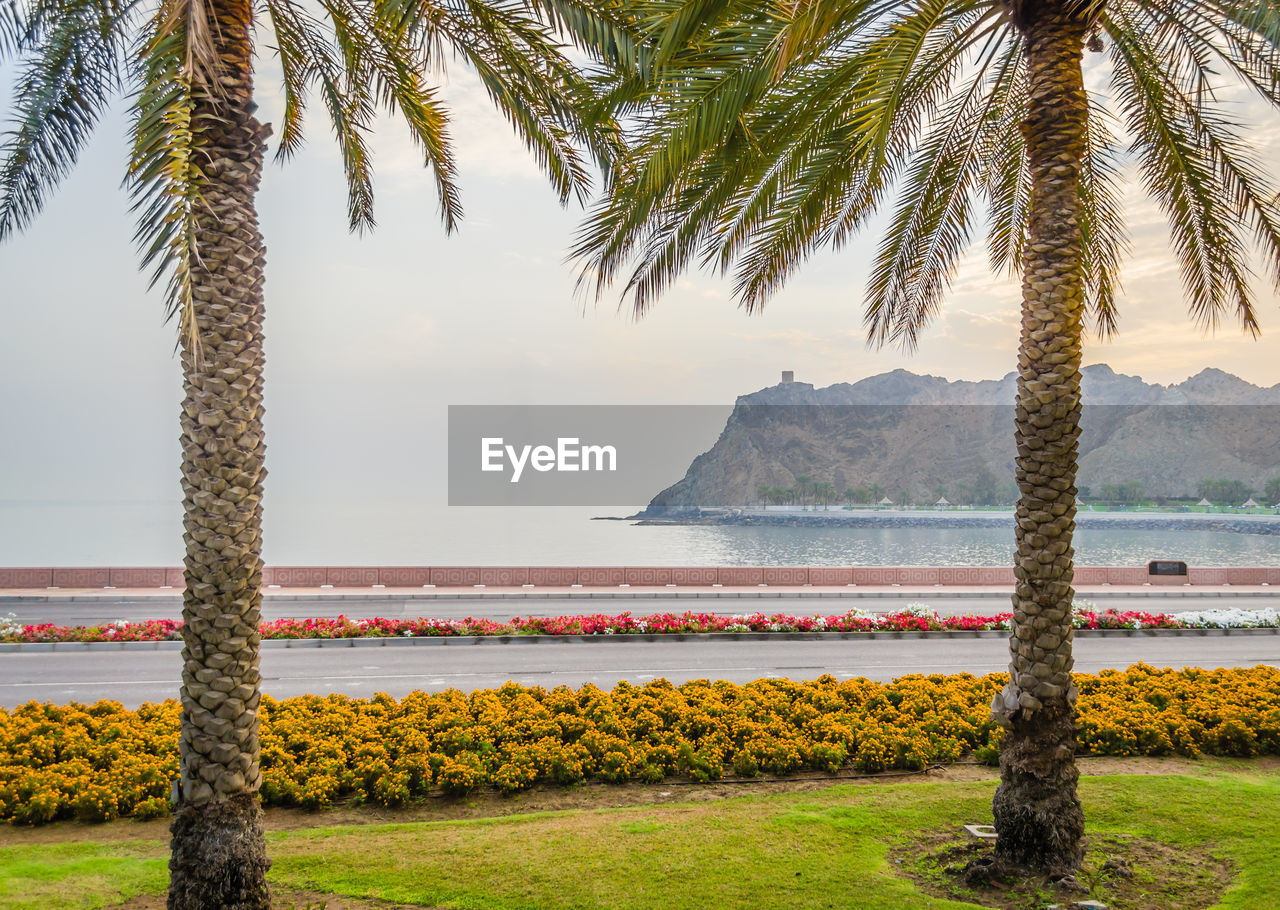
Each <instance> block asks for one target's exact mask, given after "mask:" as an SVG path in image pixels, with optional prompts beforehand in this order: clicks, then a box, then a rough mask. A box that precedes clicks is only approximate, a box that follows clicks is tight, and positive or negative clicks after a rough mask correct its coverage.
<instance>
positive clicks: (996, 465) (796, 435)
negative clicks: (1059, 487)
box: [649, 364, 1280, 514]
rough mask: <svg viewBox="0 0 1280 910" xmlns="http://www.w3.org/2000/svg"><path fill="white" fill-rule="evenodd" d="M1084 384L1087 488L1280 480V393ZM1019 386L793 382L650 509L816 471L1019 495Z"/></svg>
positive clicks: (1229, 383)
mask: <svg viewBox="0 0 1280 910" xmlns="http://www.w3.org/2000/svg"><path fill="white" fill-rule="evenodd" d="M1083 377H1084V378H1083V387H1084V400H1085V408H1084V414H1083V417H1082V420H1081V424H1082V433H1081V440H1080V475H1079V479H1078V481H1077V486H1079V487H1081V488H1082V489H1083V488H1085V487H1088V488H1089V489H1090V490H1091V491H1094V495H1097V494H1096V491H1099V490H1101V488H1102V487H1103V486H1104V485H1108V484H1124V483H1134V482H1136V483H1140V484H1141V485H1142V489H1143V491H1144V492H1145V494H1146V495H1148V496H1189V495H1194V494H1195V493H1196V488H1197V486H1198V485H1199V483H1200V481H1201V480H1204V479H1209V478H1213V479H1219V478H1222V479H1227V480H1240V481H1242V482H1244V483H1245V484H1247V485H1248V486H1251V487H1253V488H1254V489H1256V490H1259V491H1261V490H1262V489H1263V487H1264V485H1265V484H1266V482H1267V481H1268V480H1270V479H1271V478H1274V477H1280V407H1277V406H1278V405H1280V384H1277V385H1275V386H1272V387H1271V388H1260V387H1258V386H1255V385H1251V384H1249V383H1248V382H1245V381H1244V380H1243V379H1240V378H1239V377H1237V376H1233V375H1231V374H1230V373H1225V372H1223V371H1222V370H1217V369H1206V370H1202V371H1201V372H1200V373H1197V374H1196V375H1195V376H1192V377H1191V378H1189V379H1187V380H1185V381H1184V382H1180V383H1177V384H1175V385H1169V386H1162V385H1158V384H1152V383H1147V382H1144V381H1143V380H1142V379H1140V378H1139V377H1137V376H1126V375H1124V374H1120V373H1116V372H1115V371H1113V370H1112V369H1111V368H1110V367H1108V366H1106V365H1103V364H1098V365H1095V366H1090V367H1086V368H1085V369H1084V371H1083ZM1014 390H1015V376H1014V374H1013V373H1010V374H1009V375H1007V376H1005V377H1004V378H1003V379H999V380H986V381H982V382H966V381H957V382H949V381H948V380H946V379H942V378H940V377H937V376H920V375H916V374H914V373H910V372H907V371H906V370H894V371H893V372H891V373H883V374H880V375H878V376H871V377H869V378H867V379H863V380H860V381H858V382H854V383H838V384H836V385H832V386H828V387H827V388H823V389H816V388H814V387H813V386H812V385H810V384H809V383H806V382H792V381H788V382H782V383H780V384H778V385H775V386H771V387H769V388H765V389H761V390H760V391H758V392H754V393H752V394H750V395H744V396H742V397H740V398H739V399H738V400H737V402H736V404H735V407H734V410H733V413H732V414H731V415H730V417H729V419H728V421H727V422H726V424H725V427H724V430H723V431H722V432H721V434H720V438H719V439H718V440H717V441H716V443H715V445H714V446H712V448H711V449H710V450H709V451H707V452H705V453H703V454H702V455H699V456H698V457H697V458H696V459H694V461H693V463H692V464H691V465H690V466H689V470H688V472H687V473H686V474H685V476H684V478H683V479H682V480H680V481H679V482H678V483H676V484H674V485H673V486H670V487H668V488H667V489H665V490H663V491H662V492H661V493H659V494H658V495H657V496H655V497H654V498H653V500H652V502H651V503H650V505H649V510H650V513H651V514H657V513H661V512H665V511H670V510H673V509H674V510H682V509H687V508H692V507H700V508H717V507H720V508H723V507H740V506H743V505H747V504H753V503H758V502H759V501H760V496H759V492H758V491H759V489H760V488H761V486H762V485H764V486H773V487H783V488H786V487H794V486H795V484H796V478H797V477H803V476H806V475H807V476H808V477H811V478H813V479H814V480H815V481H817V482H823V481H826V482H829V483H830V484H832V485H833V486H834V489H835V490H836V491H838V492H841V493H842V492H843V491H844V490H845V489H846V488H850V487H873V488H876V489H879V490H882V491H883V492H884V493H885V494H886V495H888V496H889V497H890V498H891V499H894V500H897V499H898V498H899V497H900V494H901V493H903V492H906V493H908V494H909V495H910V496H911V497H912V498H913V499H914V500H915V501H917V502H932V501H933V498H935V497H936V495H937V494H938V492H939V491H942V492H946V491H952V492H953V494H954V493H956V492H959V493H961V494H963V495H970V496H971V495H972V494H973V491H974V490H975V489H977V488H981V489H986V490H987V491H988V492H990V490H991V489H993V488H994V489H997V490H998V491H1000V492H1001V493H1002V494H1003V495H1002V498H1004V497H1009V498H1011V494H1012V491H1011V485H1012V482H1013V455H1014V450H1013V432H1012V431H1013V408H1012V404H1011V403H1012V402H1013V400H1014ZM993 485H994V486H993Z"/></svg>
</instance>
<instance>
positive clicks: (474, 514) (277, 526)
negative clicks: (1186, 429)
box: [0, 495, 1280, 566]
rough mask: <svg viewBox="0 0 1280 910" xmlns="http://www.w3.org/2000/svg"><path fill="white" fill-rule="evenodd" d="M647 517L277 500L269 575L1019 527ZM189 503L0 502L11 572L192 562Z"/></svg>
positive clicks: (1211, 539) (605, 558) (1087, 535)
mask: <svg viewBox="0 0 1280 910" xmlns="http://www.w3.org/2000/svg"><path fill="white" fill-rule="evenodd" d="M638 508H639V507H635V508H614V509H608V508H602V507H599V506H596V507H590V508H587V507H533V506H528V507H478V506H476V507H449V506H444V505H421V504H416V503H408V502H403V501H394V500H387V501H368V500H360V501H356V500H352V501H341V500H340V501H333V500H329V499H323V498H317V499H314V500H294V501H275V500H272V499H271V498H270V495H268V497H267V499H266V501H265V503H264V534H263V537H264V546H263V550H264V556H265V559H266V562H267V563H268V564H269V565H277V566H287V565H516V566H519V565H578V566H592V565H631V566H735V565H777V566H786V565H810V566H833V565H855V566H880V565H916V566H956V565H963V566H1001V565H1009V564H1010V562H1011V560H1012V556H1013V531H1012V529H1011V528H983V527H972V528H931V527H892V528H883V527H882V528H842V527H760V526H734V525H655V526H639V525H637V524H636V523H635V522H632V521H623V520H599V519H601V518H614V519H616V518H621V517H624V516H627V515H630V514H634V513H635V512H636V511H638ZM181 534H182V516H181V507H180V505H179V504H178V503H176V502H141V501H94V502H89V501H53V500H44V501H34V500H21V501H13V500H10V501H0V565H4V566H106V565H112V566H157V565H179V564H181V561H182V541H181ZM1075 547H1076V562H1077V564H1079V565H1109V566H1138V565H1145V564H1146V563H1147V562H1148V561H1149V560H1152V559H1178V560H1184V561H1186V562H1187V563H1189V564H1191V565H1201V566H1206V565H1212V566H1258V565H1266V566H1276V565H1280V534H1272V535H1260V534H1240V533H1231V532H1222V531H1207V530H1193V529H1190V528H1187V529H1183V528H1179V529H1176V530H1132V529H1121V528H1082V529H1080V530H1078V531H1077V532H1076V538H1075Z"/></svg>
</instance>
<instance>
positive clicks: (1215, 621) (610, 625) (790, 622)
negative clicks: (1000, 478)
mask: <svg viewBox="0 0 1280 910" xmlns="http://www.w3.org/2000/svg"><path fill="white" fill-rule="evenodd" d="M1012 616H1013V614H1012V613H995V614H992V615H988V616H939V615H938V614H937V613H936V612H934V611H933V610H932V609H930V608H929V607H928V606H926V605H924V604H909V605H908V606H907V607H906V608H905V609H903V610H900V611H898V612H895V613H866V612H863V611H861V610H850V611H849V612H847V613H842V614H838V615H831V616H820V615H814V616H793V615H790V614H785V613H774V614H769V615H766V614H764V613H748V614H741V615H735V616H723V615H716V614H714V613H690V612H685V613H651V614H648V615H645V616H632V615H631V613H629V612H628V613H621V614H618V615H613V616H610V615H604V614H598V613H597V614H591V615H582V616H529V617H519V616H517V617H516V618H515V619H512V620H509V621H505V622H496V621H494V620H491V619H475V618H472V617H468V618H467V619H431V618H429V617H419V618H417V619H383V618H375V619H349V618H347V617H345V616H338V617H336V618H332V619H325V618H319V619H276V620H272V621H270V622H264V623H263V624H262V627H261V635H262V637H263V638H267V639H272V638H282V639H303V638H390V637H397V636H405V637H410V636H426V637H433V636H457V635H481V636H500V635H674V634H687V633H693V632H930V631H935V632H936V631H967V632H975V631H989V630H1000V629H1008V628H1009V626H1010V620H1011V619H1012ZM1072 624H1073V625H1074V626H1075V627H1076V628H1077V629H1212V628H1276V627H1280V614H1277V612H1276V611H1275V610H1272V609H1267V610H1205V611H1201V612H1198V613H1179V614H1176V615H1174V614H1168V613H1147V612H1143V611H1140V610H1124V611H1117V610H1096V609H1094V607H1093V605H1092V604H1089V603H1087V602H1084V601H1079V602H1077V603H1076V605H1075V610H1074V612H1073V614H1072ZM181 638H182V623H181V622H179V621H176V620H172V619H156V620H149V621H147V622H138V623H131V622H124V621H120V622H114V623H106V624H103V625H97V626H56V625H53V624H52V623H44V624H40V625H19V624H18V623H16V622H14V621H13V620H12V619H10V620H5V621H0V642H75V641H80V642H84V641H179V640H181Z"/></svg>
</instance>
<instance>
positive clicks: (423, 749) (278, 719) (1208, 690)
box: [0, 664, 1280, 824]
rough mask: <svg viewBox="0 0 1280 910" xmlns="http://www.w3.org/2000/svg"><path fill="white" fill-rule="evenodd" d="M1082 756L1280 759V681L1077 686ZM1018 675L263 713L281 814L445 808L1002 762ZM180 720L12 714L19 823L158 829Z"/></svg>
mask: <svg viewBox="0 0 1280 910" xmlns="http://www.w3.org/2000/svg"><path fill="white" fill-rule="evenodd" d="M1076 681H1077V684H1078V686H1079V689H1080V700H1079V704H1078V710H1079V723H1080V728H1079V729H1080V733H1079V743H1080V748H1081V751H1082V752H1085V753H1089V754H1094V755H1170V754H1180V755H1191V756H1195V755H1200V754H1215V755H1255V754H1263V753H1271V754H1274V753H1280V670H1277V669H1275V668H1272V667H1255V668H1253V669H1229V670H1215V671H1203V670H1178V671H1175V670H1158V669H1154V668H1152V667H1148V666H1145V665H1142V664H1139V665H1137V666H1134V667H1131V668H1130V669H1129V670H1127V671H1125V672H1117V671H1104V672H1102V673H1100V674H1098V675H1096V676H1095V675H1079V676H1077V677H1076ZM1004 682H1005V676H1004V675H1002V674H991V675H988V676H983V677H976V676H972V675H969V674H959V675H955V676H942V675H933V676H906V677H903V678H901V679H898V680H895V681H894V682H892V683H889V684H882V683H876V682H871V681H868V680H865V679H855V680H848V681H838V680H836V679H834V678H832V677H830V676H824V677H822V678H820V679H817V680H814V681H812V682H793V681H791V680H783V679H763V680H757V681H756V682H753V683H749V684H747V685H742V686H739V685H735V684H732V683H727V682H716V683H710V682H708V681H706V680H697V681H694V682H689V683H685V684H684V685H681V686H673V685H671V684H670V683H669V682H667V681H665V680H658V681H655V682H652V683H649V684H648V685H645V686H643V687H640V686H634V685H630V684H628V683H620V684H619V685H618V686H617V687H615V688H614V689H613V691H612V692H605V691H603V690H601V689H598V688H596V687H595V686H591V685H587V686H583V687H582V688H581V689H578V690H573V689H570V688H567V687H564V686H560V687H557V688H555V689H544V688H541V687H528V686H520V685H516V684H514V683H508V684H507V685H505V686H502V687H501V688H499V689H484V690H479V691H476V692H472V693H470V694H464V693H462V692H459V691H457V690H452V689H451V690H448V691H446V692H440V693H434V694H433V693H426V692H415V693H413V694H411V695H408V696H406V697H405V698H403V699H401V700H399V701H397V700H396V699H394V698H391V697H390V696H387V695H377V696H375V697H374V698H372V699H368V700H365V699H356V698H349V697H346V696H341V695H330V696H327V697H323V698H321V697H318V696H311V695H308V696H303V697H299V698H290V699H284V700H279V701H278V700H276V699H273V698H271V697H269V696H263V698H262V704H261V712H260V717H261V737H262V772H263V781H262V797H263V801H264V802H265V803H266V804H267V805H300V806H305V807H310V808H318V807H322V806H326V805H329V804H331V803H332V802H333V801H335V800H338V799H343V798H350V799H354V800H357V801H370V802H374V803H378V804H381V805H389V806H394V805H398V804H401V803H404V802H406V801H408V800H411V799H414V798H416V797H420V796H422V795H424V794H425V793H427V792H428V791H429V790H433V789H437V788H438V789H442V790H444V791H447V792H449V793H463V792H466V791H467V790H470V789H472V788H475V787H482V786H492V787H497V788H499V789H501V790H503V791H508V792H510V791H515V790H520V789H522V788H525V787H529V786H533V785H535V784H574V783H577V782H579V781H584V780H591V779H596V780H603V781H608V782H618V783H620V782H624V781H628V780H640V781H646V782H657V781H661V780H663V779H666V778H671V777H680V778H686V779H692V780H697V781H709V780H715V779H718V778H720V777H722V776H726V775H736V776H739V777H752V776H755V775H758V774H762V773H764V774H771V775H779V774H788V773H792V772H796V771H801V770H806V769H807V770H810V771H821V772H837V771H840V770H842V769H855V770H857V771H880V770H884V769H891V768H897V769H919V768H923V767H925V766H926V765H928V764H931V763H935V762H951V761H955V760H956V759H958V758H960V757H961V756H963V755H965V754H967V753H971V752H973V753H976V754H977V756H978V757H979V758H981V759H983V760H987V761H990V760H993V759H994V757H995V756H996V755H997V750H996V747H995V745H994V737H995V735H996V729H995V727H993V725H992V723H991V720H990V711H989V708H988V705H989V704H990V702H991V698H992V696H993V695H994V694H995V693H996V692H998V691H999V689H1000V687H1001V686H1002V685H1003V684H1004ZM179 713H180V709H179V705H178V703H177V702H175V701H172V700H170V701H166V702H164V703H162V704H148V705H143V706H142V707H141V708H139V709H138V710H136V711H129V710H125V709H124V708H123V707H121V705H120V704H119V703H117V702H110V701H100V702H97V703H96V704H94V705H89V706H86V705H80V704H72V705H65V706H57V705H50V704H39V703H36V702H30V703H27V704H25V705H22V706H21V707H19V708H17V709H15V710H13V711H4V710H0V818H4V819H9V820H11V821H13V822H15V823H21V824H40V823H43V822H47V821H51V820H53V819H57V818H67V817H79V818H82V819H85V820H102V819H110V818H115V817H118V816H121V815H133V816H137V817H153V816H158V815H163V814H165V813H166V812H167V811H168V795H169V787H170V780H171V779H172V778H173V777H174V776H175V775H176V774H177V738H178V718H179Z"/></svg>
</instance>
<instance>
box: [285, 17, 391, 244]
mask: <svg viewBox="0 0 1280 910" xmlns="http://www.w3.org/2000/svg"><path fill="white" fill-rule="evenodd" d="M266 6H267V11H268V15H269V16H270V18H271V22H272V25H273V27H274V29H275V34H276V39H277V42H278V44H279V46H280V59H281V62H282V63H285V62H286V61H287V65H288V70H287V71H286V83H287V84H292V85H293V86H294V89H293V90H292V93H293V95H294V99H293V113H294V114H295V115H296V116H297V118H298V121H299V122H298V124H297V127H296V132H293V131H291V130H293V128H291V127H290V126H289V118H288V116H286V124H285V125H286V134H285V135H286V136H287V137H288V140H289V141H288V143H287V144H286V142H285V141H284V139H282V140H281V146H280V148H281V151H282V152H284V153H285V154H288V153H289V152H288V151H285V150H286V149H288V150H292V149H293V148H296V146H297V144H298V142H299V141H300V139H301V122H300V118H301V114H302V111H301V105H302V104H303V99H305V97H306V90H307V88H308V87H309V86H311V85H314V86H316V88H317V91H318V94H319V96H320V100H321V103H322V104H323V105H324V108H325V111H326V113H327V114H328V115H329V123H330V125H331V127H332V129H333V134H334V138H335V139H336V141H337V143H338V151H339V152H340V154H341V156H342V168H343V173H344V174H345V175H346V179H347V223H348V225H349V226H350V227H351V229H352V230H354V231H360V230H364V229H366V228H371V227H373V225H374V220H373V165H372V161H371V159H370V154H369V148H368V143H367V136H368V133H369V132H370V130H371V129H372V126H373V120H374V117H375V114H376V109H375V108H374V106H373V103H372V100H371V99H370V96H369V92H368V89H367V87H366V85H365V83H363V82H361V81H360V80H359V79H358V78H356V74H353V73H349V72H348V62H347V61H346V60H344V58H343V54H342V53H341V52H340V51H339V49H338V47H337V46H336V45H335V42H334V40H333V39H332V38H331V37H330V32H329V30H328V29H326V28H325V26H324V25H323V24H322V23H320V22H319V21H318V20H316V19H315V18H313V17H312V16H311V15H310V14H308V13H307V12H306V11H305V10H303V9H302V8H301V7H300V6H299V5H298V4H297V3H295V2H293V0H266ZM285 100H286V110H287V109H288V105H289V96H288V94H286V99H285ZM287 113H288V110H287Z"/></svg>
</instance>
